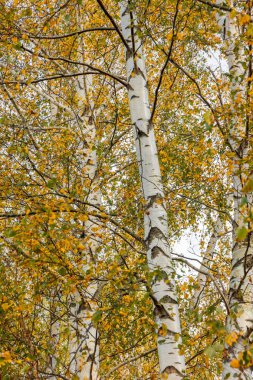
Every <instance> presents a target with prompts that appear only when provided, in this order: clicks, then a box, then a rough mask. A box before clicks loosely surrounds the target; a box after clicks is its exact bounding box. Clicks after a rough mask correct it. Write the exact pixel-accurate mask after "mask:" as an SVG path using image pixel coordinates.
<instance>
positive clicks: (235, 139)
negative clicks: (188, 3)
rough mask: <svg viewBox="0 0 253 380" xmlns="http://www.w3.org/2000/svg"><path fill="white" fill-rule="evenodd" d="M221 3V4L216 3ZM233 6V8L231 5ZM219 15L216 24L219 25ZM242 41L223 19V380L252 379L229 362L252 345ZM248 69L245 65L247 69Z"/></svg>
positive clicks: (230, 20)
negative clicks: (226, 92) (228, 261)
mask: <svg viewBox="0 0 253 380" xmlns="http://www.w3.org/2000/svg"><path fill="white" fill-rule="evenodd" d="M218 3H221V1H218ZM231 3H232V4H231V5H232V6H233V5H234V4H233V2H231ZM219 17H220V16H219V15H218V17H217V18H218V23H219ZM245 45H246V44H245V43H244V42H243V39H242V27H241V26H240V24H239V22H238V20H237V17H231V16H230V14H229V13H228V14H227V16H226V35H225V41H224V47H225V49H226V55H227V61H228V66H229V74H230V81H231V85H230V86H231V87H230V89H231V114H232V117H231V127H230V133H229V142H230V145H231V146H232V148H233V150H234V152H235V154H234V158H233V161H234V164H233V174H232V183H233V196H234V226H233V249H232V271H231V277H230V283H229V307H230V314H229V316H228V317H227V322H226V327H227V333H228V334H231V333H234V334H236V336H237V339H236V342H234V343H233V344H232V345H226V349H225V353H224V361H223V374H222V378H223V379H224V380H226V379H240V380H249V379H252V371H251V369H250V368H247V366H246V365H245V363H244V361H243V360H242V362H241V363H240V366H239V368H235V367H236V366H234V365H233V364H232V366H231V362H232V360H235V359H237V360H238V359H240V358H241V355H242V354H243V353H244V355H245V354H246V356H247V350H248V349H249V347H250V345H251V344H252V342H253V246H252V243H253V241H252V237H251V234H250V233H248V234H246V235H247V236H246V237H245V239H244V240H243V241H237V233H236V230H237V228H241V227H242V226H245V227H246V228H247V224H246V222H245V220H244V218H245V216H247V213H248V212H249V210H250V208H252V193H251V194H247V195H245V194H244V193H243V191H242V188H243V185H244V184H245V182H246V180H247V178H248V176H249V174H250V173H249V167H248V164H247V159H248V149H249V146H248V144H249V141H248V132H247V127H246V116H245V114H246V112H245V113H244V115H242V112H241V110H240V108H239V107H238V104H240V103H241V104H242V105H243V107H244V109H245V104H246V91H247V90H246V89H247V84H246V78H247V69H245V68H244V67H243V64H244V63H246V47H245ZM246 66H247V65H246ZM244 197H246V198H247V206H246V210H244V211H243V209H242V199H243V198H244Z"/></svg>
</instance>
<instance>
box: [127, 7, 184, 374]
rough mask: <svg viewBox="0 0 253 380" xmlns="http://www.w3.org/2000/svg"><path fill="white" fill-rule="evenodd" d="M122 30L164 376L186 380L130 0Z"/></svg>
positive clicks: (161, 195) (143, 74)
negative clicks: (125, 47) (126, 45)
mask: <svg viewBox="0 0 253 380" xmlns="http://www.w3.org/2000/svg"><path fill="white" fill-rule="evenodd" d="M120 10H121V24H122V33H123V36H124V39H125V40H126V42H127V44H128V47H129V48H128V49H126V70H127V78H128V97H129V104H130V113H131V119H132V124H133V128H134V136H135V144H136V153H137V160H138V166H139V172H140V177H141V183H142V190H143V195H144V198H145V201H146V204H145V215H144V230H145V242H146V247H147V262H148V266H149V270H150V272H151V273H152V274H153V280H152V284H151V289H152V299H153V303H154V315H155V321H156V324H157V332H158V340H157V343H158V356H159V363H160V372H161V374H163V375H164V376H166V375H167V378H169V379H170V380H178V379H182V378H183V377H184V373H185V363H184V356H183V355H182V354H181V353H180V345H181V344H182V340H181V327H180V320H179V311H178V301H177V295H176V287H175V281H174V277H175V270H174V268H173V264H172V260H171V252H170V247H169V245H168V221H167V214H166V209H165V203H164V193H163V185H162V179H161V173H160V166H159V160H158V153H157V147H156V140H155V135H154V130H153V126H152V124H151V122H150V116H151V115H150V108H149V99H148V87H147V76H146V68H145V60H144V57H143V54H142V48H141V41H140V39H139V38H138V36H137V35H136V30H135V28H134V25H133V24H134V15H133V13H132V12H131V9H130V7H129V2H128V1H127V0H125V1H121V2H120Z"/></svg>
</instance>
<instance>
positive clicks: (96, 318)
mask: <svg viewBox="0 0 253 380" xmlns="http://www.w3.org/2000/svg"><path fill="white" fill-rule="evenodd" d="M101 318H102V311H101V310H97V311H96V312H95V313H94V314H93V316H92V321H93V322H94V323H98V322H99V321H100V320H101Z"/></svg>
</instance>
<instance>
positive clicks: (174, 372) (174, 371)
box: [163, 365, 184, 378]
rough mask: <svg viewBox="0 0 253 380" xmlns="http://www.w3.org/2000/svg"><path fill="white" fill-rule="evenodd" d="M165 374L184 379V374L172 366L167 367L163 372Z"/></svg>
mask: <svg viewBox="0 0 253 380" xmlns="http://www.w3.org/2000/svg"><path fill="white" fill-rule="evenodd" d="M163 373H167V374H168V375H172V374H177V375H179V376H181V377H182V378H183V377H184V376H183V374H182V373H181V372H179V371H178V370H177V369H176V367H174V366H172V365H170V366H168V367H166V368H165V370H164V371H163Z"/></svg>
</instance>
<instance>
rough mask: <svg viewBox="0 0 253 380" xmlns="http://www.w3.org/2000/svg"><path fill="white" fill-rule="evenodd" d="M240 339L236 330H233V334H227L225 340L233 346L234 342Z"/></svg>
mask: <svg viewBox="0 0 253 380" xmlns="http://www.w3.org/2000/svg"><path fill="white" fill-rule="evenodd" d="M237 339H238V335H237V334H236V332H235V331H233V332H232V333H231V334H229V335H227V336H226V338H225V342H226V343H227V344H228V345H229V346H232V345H233V343H235V342H236V341H237Z"/></svg>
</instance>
